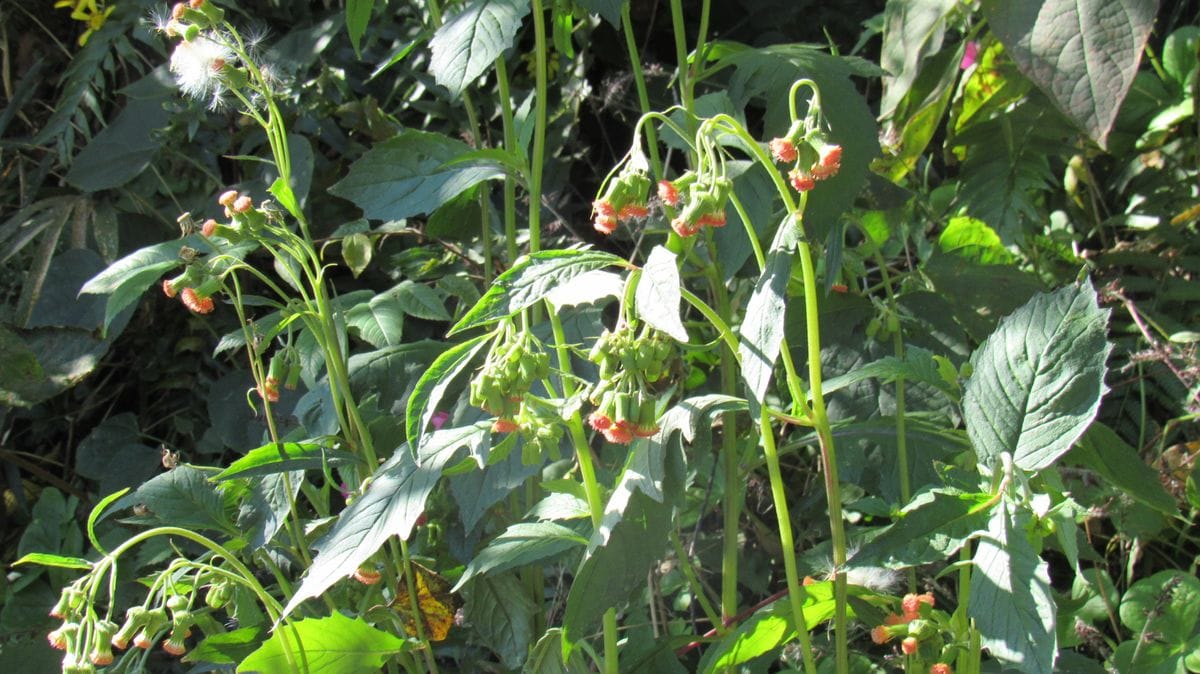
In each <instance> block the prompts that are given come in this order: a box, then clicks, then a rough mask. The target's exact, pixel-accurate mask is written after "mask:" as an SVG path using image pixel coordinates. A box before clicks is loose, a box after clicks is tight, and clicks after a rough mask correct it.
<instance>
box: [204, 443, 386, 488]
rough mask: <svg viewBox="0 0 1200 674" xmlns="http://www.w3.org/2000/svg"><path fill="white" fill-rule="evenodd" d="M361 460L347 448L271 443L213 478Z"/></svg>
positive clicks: (226, 478)
mask: <svg viewBox="0 0 1200 674" xmlns="http://www.w3.org/2000/svg"><path fill="white" fill-rule="evenodd" d="M361 462H362V461H361V459H359V458H358V457H357V456H355V455H354V454H351V453H350V452H347V451H346V450H343V449H333V448H331V447H328V446H326V445H323V444H320V443H316V442H282V443H279V444H278V445H276V444H275V443H270V444H266V445H263V446H262V447H256V448H254V449H252V450H250V451H249V452H246V455H245V456H243V457H242V458H240V459H238V460H237V461H234V462H233V463H231V464H229V467H228V468H226V469H225V470H223V471H221V472H220V473H217V474H216V475H214V476H213V478H212V479H213V480H215V481H217V482H221V481H223V480H232V479H233V478H238V477H240V478H245V477H261V476H263V475H274V474H276V473H286V472H290V471H293V470H309V469H320V468H322V467H323V466H325V465H330V466H336V465H345V464H353V463H361Z"/></svg>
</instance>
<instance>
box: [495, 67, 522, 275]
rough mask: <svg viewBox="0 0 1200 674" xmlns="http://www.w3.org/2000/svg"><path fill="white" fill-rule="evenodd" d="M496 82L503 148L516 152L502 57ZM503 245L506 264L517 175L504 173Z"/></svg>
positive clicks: (511, 247) (512, 242)
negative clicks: (502, 129)
mask: <svg viewBox="0 0 1200 674" xmlns="http://www.w3.org/2000/svg"><path fill="white" fill-rule="evenodd" d="M496 84H497V86H498V87H499V89H500V119H501V121H502V122H503V124H504V149H505V150H506V151H508V152H513V153H518V154H521V156H524V153H521V152H519V150H520V148H519V147H517V144H518V143H519V142H520V141H518V140H517V125H516V122H515V121H514V119H513V105H512V92H511V90H510V88H509V85H508V66H507V65H505V63H504V58H503V57H501V58H498V59H496ZM504 246H505V252H506V253H508V264H510V265H511V264H512V263H513V261H514V260H516V259H517V254H518V251H517V177H516V176H514V175H512V174H511V173H505V174H504Z"/></svg>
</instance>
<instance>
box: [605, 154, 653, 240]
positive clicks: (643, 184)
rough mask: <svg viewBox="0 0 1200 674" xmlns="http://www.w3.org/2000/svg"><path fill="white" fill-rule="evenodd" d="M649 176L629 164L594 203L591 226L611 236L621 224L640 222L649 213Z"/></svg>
mask: <svg viewBox="0 0 1200 674" xmlns="http://www.w3.org/2000/svg"><path fill="white" fill-rule="evenodd" d="M651 182H652V181H651V180H650V175H649V173H647V171H646V169H645V168H643V167H640V166H635V162H630V163H629V164H627V165H626V166H625V168H623V169H621V172H620V173H619V174H618V175H617V177H616V178H613V179H612V180H610V181H609V182H608V186H607V188H606V189H605V190H604V194H603V195H601V196H600V198H599V199H596V200H595V201H593V202H592V212H593V214H594V216H593V217H594V219H593V222H592V225H593V226H594V227H595V228H596V231H597V232H600V233H601V234H612V233H613V232H615V231H616V230H617V226H618V225H619V224H621V223H622V222H628V221H629V220H637V219H641V218H644V217H646V216H647V215H649V214H650V209H649V207H648V205H647V199H648V195H649V192H650V184H651Z"/></svg>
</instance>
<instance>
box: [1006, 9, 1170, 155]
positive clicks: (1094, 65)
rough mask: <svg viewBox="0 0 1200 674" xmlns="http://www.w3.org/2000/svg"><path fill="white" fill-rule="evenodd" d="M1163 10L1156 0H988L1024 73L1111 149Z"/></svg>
mask: <svg viewBox="0 0 1200 674" xmlns="http://www.w3.org/2000/svg"><path fill="white" fill-rule="evenodd" d="M1157 10H1158V2H1157V1H1156V0H984V3H983V12H984V15H985V16H986V17H987V20H988V24H989V25H990V26H991V28H992V32H993V33H995V34H996V36H997V37H999V38H1000V41H1001V42H1003V43H1004V46H1005V47H1006V48H1007V49H1008V53H1009V54H1010V55H1011V56H1012V58H1013V60H1014V61H1016V63H1017V66H1018V67H1019V68H1020V69H1021V72H1023V73H1025V75H1026V76H1027V77H1029V79H1031V80H1033V82H1034V83H1035V84H1037V85H1038V86H1039V87H1041V88H1042V90H1043V91H1045V92H1046V93H1047V94H1048V95H1049V96H1050V98H1051V99H1052V100H1053V101H1054V104H1055V105H1057V106H1058V108H1059V109H1060V110H1062V111H1063V113H1065V114H1066V115H1067V116H1068V117H1070V118H1071V119H1072V120H1073V121H1074V122H1075V123H1076V124H1078V125H1079V126H1080V128H1082V129H1083V130H1084V131H1086V132H1087V133H1088V135H1089V136H1091V137H1092V139H1093V140H1095V141H1096V142H1097V143H1099V144H1100V145H1101V146H1104V143H1105V139H1106V138H1107V137H1108V132H1109V131H1110V130H1112V125H1113V122H1114V121H1115V120H1116V117H1117V111H1118V110H1119V109H1120V107H1121V101H1123V100H1125V95H1126V94H1127V93H1128V92H1129V87H1130V85H1132V84H1133V77H1134V75H1136V74H1137V69H1138V61H1139V60H1140V59H1141V56H1142V49H1144V48H1145V46H1146V39H1147V38H1148V37H1149V36H1150V29H1151V27H1152V26H1153V24H1154V15H1155V13H1156V12H1157Z"/></svg>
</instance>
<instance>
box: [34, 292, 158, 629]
mask: <svg viewBox="0 0 1200 674" xmlns="http://www.w3.org/2000/svg"><path fill="white" fill-rule="evenodd" d="M162 289H163V294H164V295H166V296H167V297H170V298H171V299H175V295H177V294H178V291H176V290H175V284H174V283H171V279H163V282H162ZM54 617H55V618H59V617H61V616H54Z"/></svg>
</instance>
